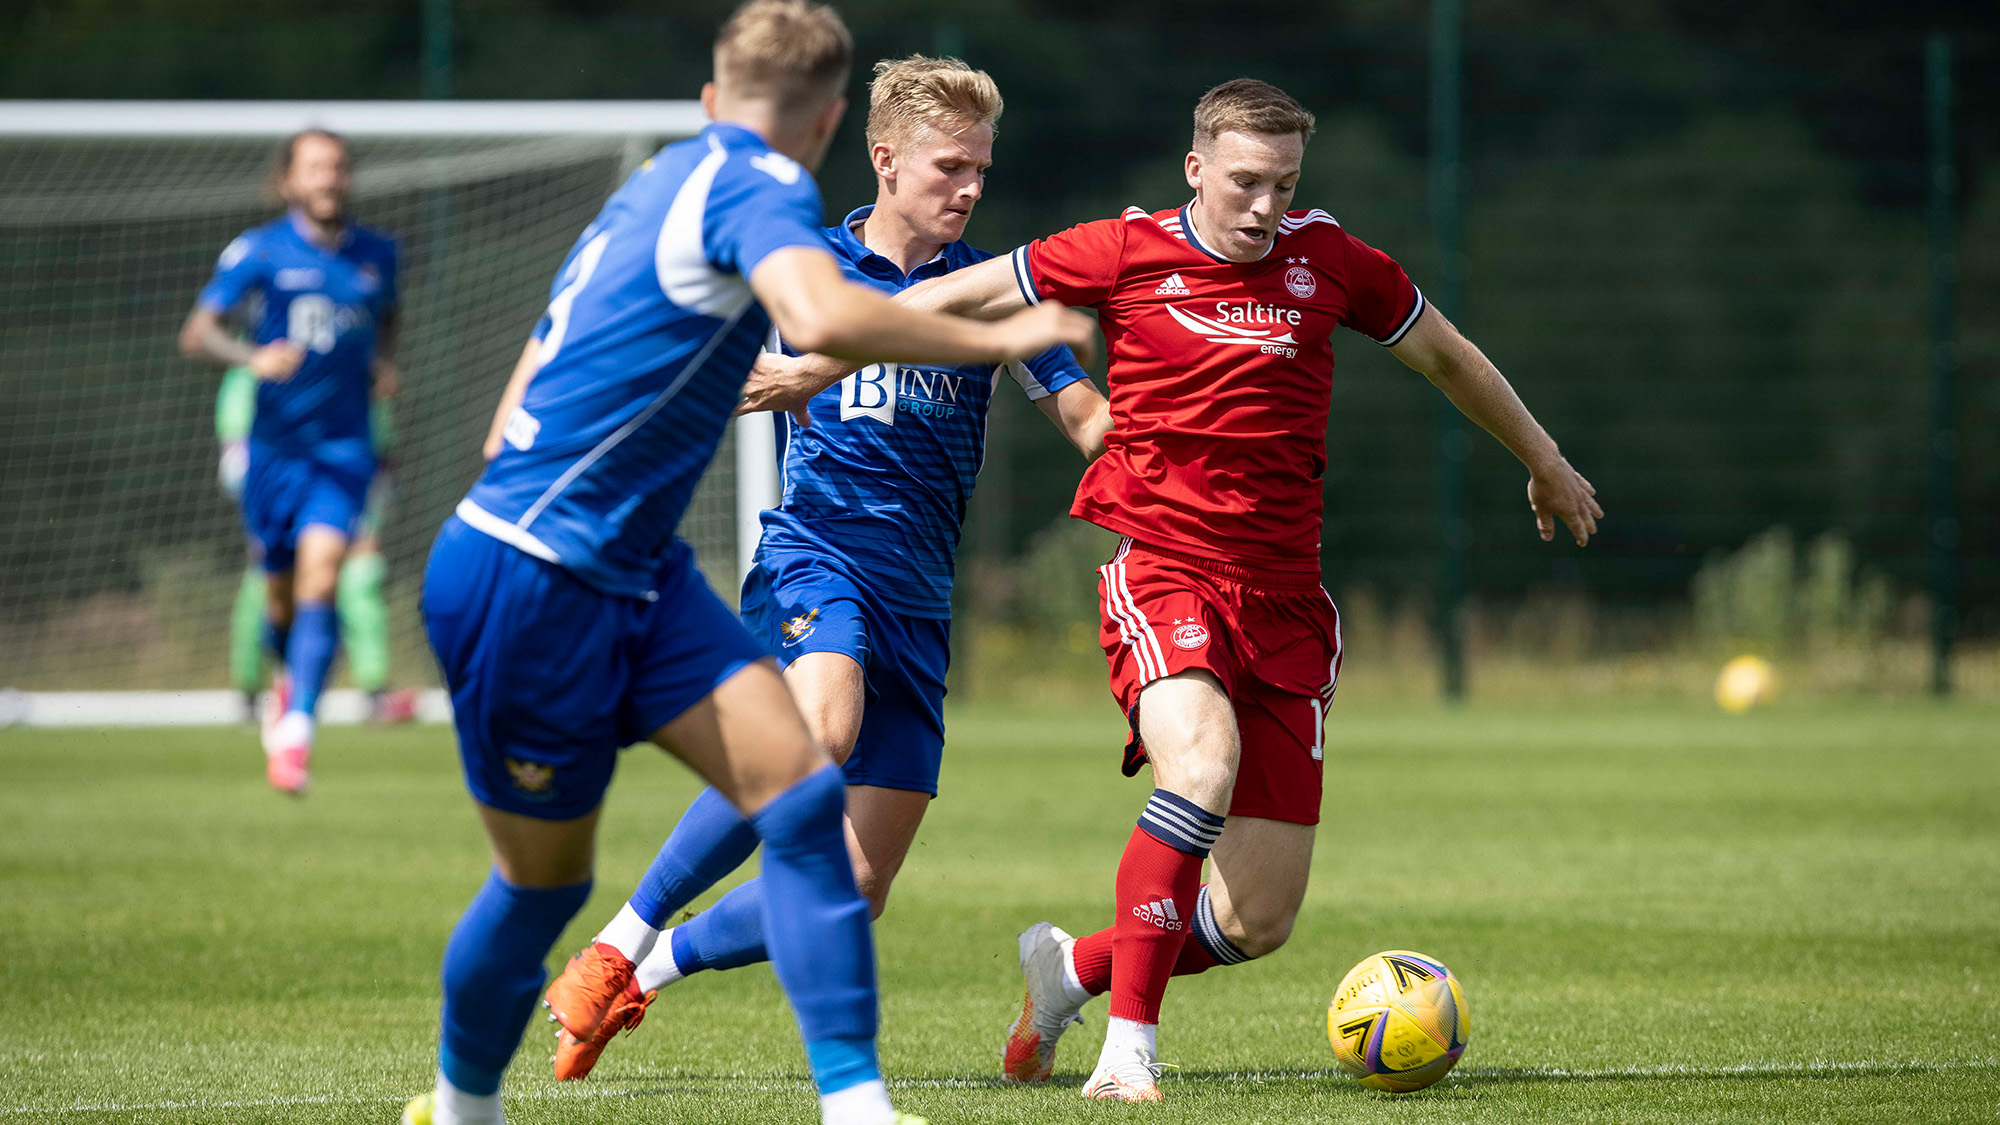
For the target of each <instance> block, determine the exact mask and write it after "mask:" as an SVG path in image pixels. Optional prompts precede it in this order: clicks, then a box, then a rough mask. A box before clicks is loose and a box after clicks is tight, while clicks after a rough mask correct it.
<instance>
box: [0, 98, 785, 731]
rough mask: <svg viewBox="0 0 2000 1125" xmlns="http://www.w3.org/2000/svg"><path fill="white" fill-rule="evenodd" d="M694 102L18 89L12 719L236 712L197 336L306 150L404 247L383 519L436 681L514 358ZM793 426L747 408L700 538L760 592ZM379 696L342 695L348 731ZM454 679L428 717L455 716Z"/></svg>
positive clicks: (9, 521)
mask: <svg viewBox="0 0 2000 1125" xmlns="http://www.w3.org/2000/svg"><path fill="white" fill-rule="evenodd" d="M705 122H706V117H705V116H704V114H703V113H702V110H701V107H700V105H699V104H698V103H694V102H681V101H659V102H642V101H615V102H533V101H505V102H352V101H324V102H52V101H13V102H8V101H0V318H4V321H3V322H0V323H4V327H0V726H5V725H8V724H10V723H17V722H28V723H34V724H48V723H118V722H135V723H145V724H153V723H162V722H225V721H229V720H231V719H233V718H234V717H236V716H237V715H238V714H239V713H240V711H241V704H240V701H239V697H238V696H237V694H236V693H235V692H234V691H232V690H230V689H229V687H228V684H229V666H228V634H229V622H230V613H231V607H232V605H233V604H234V603H235V600H236V596H237V592H238V589H239V587H240V586H241V584H242V581H243V574H244V569H245V565H246V556H245V545H244V538H243V532H242V527H241V524H240V521H239V520H238V517H237V514H236V511H235V509H234V506H233V504H232V503H231V502H230V501H229V500H228V499H227V498H226V497H225V496H224V495H223V494H222V492H221V490H220V489H219V488H218V486H217V483H216V468H217V454H218V446H217V438H216V432H215V421H214V414H215V398H216V391H217V386H218V375H219V373H218V372H216V371H214V370H213V369H211V368H208V367H205V366H203V365H199V364H196V363H192V362H189V361H187V360H184V359H181V358H180V357H179V355H178V354H177V352H176V348H175V334H176V331H177V329H178V328H179V325H180V322H181V320H182V318H183V317H185V316H186V314H187V312H188V309H189V308H190V307H192V305H193V302H194V298H195V293H196V291H197V290H198V289H199V288H200V287H201V285H202V284H203V282H205V281H206V280H207V278H208V276H209V273H210V271H211V270H212V268H213V265H214V261H215V258H216V255H217V254H218V253H219V252H220V251H221V249H222V247H223V246H224V245H225V244H227V243H228V242H229V241H230V239H231V238H233V237H234V236H235V235H236V234H237V233H239V232H241V231H242V230H244V229H245V228H247V227H250V226H253V225H255V224H258V223H261V222H263V221H265V220H266V219H268V218H269V217H270V216H272V215H274V214H276V213H277V212H278V209H279V205H278V204H277V203H276V202H275V201H274V200H272V199H271V198H269V197H268V196H267V195H266V193H265V189H264V180H265V173H266V171H267V168H268V167H269V164H270V161H271V158H272V155H273V152H274V148H275V144H276V142H277V140H278V139H279V138H282V137H284V136H287V135H289V134H291V133H293V132H296V131H297V130H299V129H302V128H306V127H311V126H317V127H322V128H327V129H331V130H333V131H335V132H338V133H341V134H343V135H345V136H347V137H348V138H349V139H350V140H351V141H352V142H353V144H354V148H355V162H356V174H355V191H354V212H355V217H356V219H357V220H358V221H360V222H362V223H364V224H366V225H368V226H371V227H374V228H377V229H380V230H383V231H386V232H387V233H389V234H390V235H392V236H394V237H396V238H397V240H398V241H399V243H400V244H401V249H402V270H403V277H402V286H401V288H402V293H401V298H402V300H401V304H402V320H401V324H402V339H401V344H400V356H399V359H400V361H401V364H402V367H403V369H404V372H405V375H404V386H403V388H402V392H401V394H400V395H399V396H398V398H397V400H396V402H395V404H394V414H393V416H394V423H395V424H394V431H395V439H394V442H393V445H392V446H391V447H390V449H389V450H388V451H387V456H386V458H385V463H387V464H390V465H392V466H393V480H394V485H395V487H394V496H393V499H392V500H391V502H390V504H389V506H388V507H387V509H386V512H385V518H384V520H383V522H382V525H381V532H380V538H381V544H382V549H383V555H384V557H385V558H386V560H387V567H388V579H387V590H388V600H389V604H390V608H391V613H390V617H391V636H392V639H393V644H392V652H393V657H392V660H393V666H394V670H393V673H392V675H393V677H394V678H393V681H392V682H394V683H396V684H398V685H403V686H415V685H430V684H434V683H435V680H436V672H435V668H434V666H433V664H432V663H431V659H430V656H429V653H428V650H427V648H426V646H425V644H424V640H423V635H422V626H421V622H420V621H419V620H418V615H417V597H418V592H419V588H420V583H421V579H422V568H423V561H424V556H425V552H426V551H427V550H428V547H429V544H430V540H431V537H432V535H433V533H434V532H435V531H436V529H437V527H438V525H439V524H440V523H441V522H442V521H443V519H444V517H445V515H446V514H447V513H449V512H450V510H451V508H452V506H453V505H454V504H456V503H457V500H458V498H459V497H460V496H461V495H463V493H464V490H465V488H466V487H467V486H468V485H469V484H470V483H471V481H472V479H473V478H474V477H475V476H476V475H477V474H478V471H479V467H480V464H481V461H480V454H479V447H480V443H481V440H482V439H483V437H484V434H485V430H486V425H487V422H488V420H489V419H490V417H491V415H492V410H493V407H494V404H495V403H496V402H497V401H498V398H499V394H500V390H501V388H502V386H503V385H504V384H505V381H506V378H507V374H508V371H509V370H510V369H511V368H512V365H513V360H514V357H515V356H516V355H517V354H518V353H519V351H520V347H521V344H522V342H523V341H524V340H525V338H526V336H527V333H528V331H529V330H530V329H531V328H532V327H533V325H534V323H535V320H536V319H537V318H538V317H539V316H540V314H541V311H542V308H543V306H544V305H545V304H546V303H547V300H548V287H549V282H550V280H551V278H552V277H553V275H554V272H555V270H556V268H557V266H558V265H559V264H560V262H561V260H562V257H563V255H564V253H566V252H567V250H568V249H569V246H570V244H571V243H572V241H573V240H574V239H575V237H576V234H577V232H578V231H580V230H582V229H583V227H584V226H585V224H587V223H588V222H589V221H590V219H591V218H592V217H593V216H595V215H596V213H597V210H598V208H599V207H600V206H601V205H602V203H603V201H604V199H605V197H606V196H608V195H609V194H610V192H611V191H612V190H614V189H615V188H616V186H617V185H618V184H619V183H621V182H622V181H623V180H624V178H625V177H626V176H627V175H629V174H630V173H631V171H632V169H634V168H636V167H637V166H638V165H639V163H640V162H642V161H643V160H645V159H646V157H648V156H650V155H651V154H652V153H653V152H654V151H655V150H656V149H657V148H658V147H659V146H660V145H661V144H663V143H666V142H668V141H671V140H675V139H678V138H681V137H686V136H689V135H692V134H693V133H695V132H697V131H699V130H700V128H701V127H702V126H703V124H705ZM777 488H778V477H777V465H776V456H775V438H774V430H773V420H772V418H771V416H769V415H755V416H752V417H750V418H746V419H743V420H740V421H739V423H738V424H737V425H736V426H735V427H734V428H733V429H732V433H731V435H730V436H729V437H728V438H727V439H726V440H725V444H724V447H723V449H722V450H721V452H720V453H719V454H718V456H717V458H716V462H715V464H714V465H713V466H711V468H710V471H709V474H708V476H707V478H706V479H705V480H704V482H703V485H702V487H701V489H700V490H699V492H698V493H697V495H696V497H695V500H694V503H693V504H692V506H691V507H690V509H689V512H688V516H687V518H686V520H685V521H684V523H683V526H682V534H683V535H684V536H685V537H686V538H687V539H688V540H689V541H690V542H691V543H693V544H694V547H695V550H696V553H697V556H698V558H699V559H700V561H701V565H702V568H703V570H704V571H705V572H706V573H707V575H708V577H709V580H710V581H711V582H712V583H713V584H714V585H715V586H716V588H717V589H718V590H720V591H721V592H722V593H723V594H724V595H725V596H727V597H729V598H731V599H732V600H733V599H734V596H735V591H736V588H737V585H738V583H739V582H740V579H741V575H742V572H743V570H744V569H745V568H746V567H747V564H748V560H749V557H750V552H751V551H752V550H754V548H755V543H756V536H757V531H758V521H757V515H758V512H759V511H761V510H762V509H763V508H765V507H768V506H771V505H773V504H775V503H776V501H777ZM363 703H364V701H363V700H362V699H360V698H359V693H352V692H348V693H344V692H340V691H335V692H332V693H329V696H328V698H327V700H326V703H325V705H324V714H325V717H326V719H327V720H328V721H333V722H340V721H343V720H346V719H352V718H355V717H358V716H359V714H360V713H361V712H362V711H363V709H364V706H363ZM443 710H444V709H443V705H442V701H441V699H440V698H438V696H437V695H436V693H433V694H432V696H431V698H430V699H429V700H428V702H427V704H426V706H425V707H424V711H425V712H426V713H428V714H430V715H431V716H432V717H437V716H439V715H441V714H442V713H443Z"/></svg>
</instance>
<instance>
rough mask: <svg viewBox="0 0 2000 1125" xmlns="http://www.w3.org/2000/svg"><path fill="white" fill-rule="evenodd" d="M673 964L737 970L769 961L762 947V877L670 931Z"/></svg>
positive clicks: (685, 968)
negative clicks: (671, 934)
mask: <svg viewBox="0 0 2000 1125" xmlns="http://www.w3.org/2000/svg"><path fill="white" fill-rule="evenodd" d="M673 935H674V936H673V943H674V946H673V949H674V967H675V968H677V969H679V970H680V971H681V975H682V976H687V975H689V974H691V973H698V972H701V971H702V970H703V969H739V968H742V967H743V966H745V965H754V964H756V963H757V962H759V961H768V960H770V959H771V955H770V954H769V953H767V952H765V950H764V880H762V879H752V880H750V881H749V882H747V883H744V884H743V885H742V886H740V887H737V888H736V889H735V890H733V891H730V892H729V893H728V894H726V895H723V896H722V900H721V901H720V902H717V903H716V904H715V905H714V906H711V907H709V908H708V909H707V910H704V911H702V912H701V913H699V914H697V915H695V916H694V917H693V918H692V919H690V920H688V921H687V922H684V923H682V924H681V925H678V926H675V927H674V930H673Z"/></svg>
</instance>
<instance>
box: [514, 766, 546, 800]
mask: <svg viewBox="0 0 2000 1125" xmlns="http://www.w3.org/2000/svg"><path fill="white" fill-rule="evenodd" d="M507 775H508V776H509V777H511V778H512V779H513V781H514V789H515V791H516V792H518V793H520V794H521V796H523V797H526V798H528V799H529V800H532V801H546V800H548V799H549V798H551V797H554V796H555V795H556V770H555V767H554V766H549V765H544V764H542V763H541V762H527V761H522V760H521V759H519V758H509V759H507Z"/></svg>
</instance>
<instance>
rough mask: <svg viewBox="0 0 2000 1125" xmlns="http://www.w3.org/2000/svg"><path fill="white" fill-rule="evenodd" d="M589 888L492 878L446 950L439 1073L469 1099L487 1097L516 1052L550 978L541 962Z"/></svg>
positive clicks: (580, 906)
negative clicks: (522, 883)
mask: <svg viewBox="0 0 2000 1125" xmlns="http://www.w3.org/2000/svg"><path fill="white" fill-rule="evenodd" d="M589 897H590V884H589V883H588V882H584V883H578V884H577V885H575V886H573V887H551V888H537V887H517V886H515V885H514V884H512V883H509V882H508V881H506V880H505V879H502V878H501V877H500V873H499V872H497V871H495V872H492V873H491V874H489V875H487V876H486V883H485V885H483V886H481V887H480V888H479V893H478V894H476V895H474V896H473V897H472V905H470V906H468V907H466V908H465V913H464V914H463V915H462V916H460V917H459V919H458V926H457V927H456V928H454V929H453V930H452V931H451V941H450V942H449V943H447V944H446V945H445V947H444V1021H443V1022H444V1030H443V1033H442V1034H441V1035H440V1036H439V1037H438V1069H439V1070H442V1071H443V1072H444V1076H445V1077H446V1078H448V1079H450V1080H451V1084H452V1085H454V1086H456V1087H458V1088H459V1089H461V1090H464V1091H465V1092H466V1093H468V1094H492V1093H496V1092H498V1091H499V1089H500V1075H501V1074H502V1073H503V1072H505V1071H506V1069H507V1062H508V1060H509V1059H512V1058H513V1057H514V1049H515V1048H517V1047H519V1046H520V1045H521V1033H522V1032H523V1031H525V1030H526V1029H527V1027H528V1017H530V1016H532V1015H534V1014H535V997H537V996H539V995H540V994H541V991H542V985H543V983H544V982H545V981H546V980H547V978H548V974H547V973H546V972H544V971H543V969H542V960H543V959H544V958H546V957H547V956H548V955H549V950H550V949H551V948H552V947H553V946H554V945H555V943H556V939H557V938H558V937H561V936H562V931H563V927H564V926H566V925H568V924H569V920H570V919H571V918H574V917H575V916H576V912H577V911H578V910H581V909H583V902H584V900H585V899H587V898H589Z"/></svg>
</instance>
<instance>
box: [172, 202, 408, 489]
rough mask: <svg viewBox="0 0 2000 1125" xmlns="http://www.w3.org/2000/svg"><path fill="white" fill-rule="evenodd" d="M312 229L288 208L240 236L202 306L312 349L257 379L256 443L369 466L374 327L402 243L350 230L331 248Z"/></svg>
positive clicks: (392, 300) (255, 337)
mask: <svg viewBox="0 0 2000 1125" xmlns="http://www.w3.org/2000/svg"><path fill="white" fill-rule="evenodd" d="M306 229H307V228H306V226H305V220H304V219H303V218H301V217H299V216H297V215H292V214H286V215H281V216H279V217H278V218H276V219H273V220H271V221H270V222H268V223H265V224H264V225H263V226H261V227H252V228H251V229H249V230H247V231H244V232H243V233H242V234H240V235H238V236H237V237H236V240H235V241H234V242H231V243H230V244H229V245H228V247H227V248H225V249H224V250H223V251H222V257H221V258H220V259H219V260H218V261H217V262H216V264H215V276H214V277H213V278H212V279H210V280H209V283H208V284H207V285H206V286H203V287H202V291H201V305H202V307H203V308H206V309H208V310H210V311H212V312H216V313H229V312H231V311H235V310H241V311H242V313H243V315H244V317H245V319H246V321H247V323H248V328H249V333H250V339H251V341H252V342H253V343H255V344H257V345H259V346H262V345H264V344H269V343H272V342H274V341H277V340H289V341H291V342H292V343H293V344H295V345H297V346H298V347H299V348H300V349H301V350H303V351H304V352H305V359H304V361H303V362H302V363H300V365H299V369H298V371H297V372H295V373H294V374H293V375H292V377H291V378H290V379H287V380H285V381H283V382H274V381H271V380H260V381H259V382H258V384H257V416H256V421H255V422H254V423H252V425H251V429H250V440H251V441H252V442H253V443H256V444H260V445H264V446H267V447H270V448H272V449H276V450H280V451H282V452H285V453H288V454H291V455H294V456H301V457H307V458H310V459H312V460H316V461H322V462H326V463H330V464H338V465H354V466H361V467H364V468H365V467H366V466H370V465H372V464H373V462H374V452H373V449H372V446H371V443H370V440H369V432H368V411H369V401H370V396H371V394H372V391H373V383H374V367H375V333H376V328H377V326H378V325H380V323H381V321H382V317H383V315H384V314H385V313H387V312H388V311H389V310H390V309H391V308H393V307H394V306H395V304H396V244H395V242H394V241H392V240H391V239H389V238H387V237H385V236H383V235H380V234H377V233H375V232H374V231H370V230H365V229H363V228H361V227H349V228H347V230H346V231H345V232H343V233H342V235H341V239H340V243H339V245H337V246H332V247H328V246H322V245H320V244H319V243H317V242H314V241H313V240H312V239H310V238H308V237H307V236H306Z"/></svg>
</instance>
